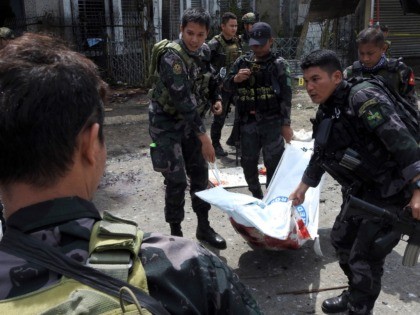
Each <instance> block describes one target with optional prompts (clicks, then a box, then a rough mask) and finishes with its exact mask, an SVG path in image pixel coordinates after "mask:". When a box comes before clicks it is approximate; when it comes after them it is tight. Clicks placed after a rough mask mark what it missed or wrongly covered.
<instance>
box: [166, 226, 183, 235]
mask: <svg viewBox="0 0 420 315" xmlns="http://www.w3.org/2000/svg"><path fill="white" fill-rule="evenodd" d="M169 226H170V227H171V235H173V236H179V237H183V236H184V235H183V234H182V228H181V223H169Z"/></svg>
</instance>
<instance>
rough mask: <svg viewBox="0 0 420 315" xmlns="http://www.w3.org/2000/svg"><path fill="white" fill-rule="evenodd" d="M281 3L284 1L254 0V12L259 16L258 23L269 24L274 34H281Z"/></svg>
mask: <svg viewBox="0 0 420 315" xmlns="http://www.w3.org/2000/svg"><path fill="white" fill-rule="evenodd" d="M283 1H285V0H271V1H267V0H255V11H256V12H257V13H258V14H259V17H260V21H262V22H266V23H268V24H270V26H271V27H272V29H273V32H274V33H275V34H283V20H282V15H281V7H282V4H283ZM287 1H289V0H287Z"/></svg>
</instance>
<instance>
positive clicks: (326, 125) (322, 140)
mask: <svg viewBox="0 0 420 315" xmlns="http://www.w3.org/2000/svg"><path fill="white" fill-rule="evenodd" d="M332 124H333V120H332V119H331V118H326V119H323V120H322V121H321V123H320V124H319V126H318V128H317V131H316V135H315V143H316V144H318V145H319V146H320V147H322V148H325V147H326V145H327V143H328V139H329V138H330V132H331V127H332Z"/></svg>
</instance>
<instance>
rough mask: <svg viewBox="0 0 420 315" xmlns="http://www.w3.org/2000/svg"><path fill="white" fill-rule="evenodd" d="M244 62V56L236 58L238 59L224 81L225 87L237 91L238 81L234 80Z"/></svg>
mask: <svg viewBox="0 0 420 315" xmlns="http://www.w3.org/2000/svg"><path fill="white" fill-rule="evenodd" d="M241 64H242V57H239V58H238V59H236V61H235V62H234V63H233V65H232V67H231V68H230V71H229V73H228V74H227V75H226V78H225V80H224V81H223V87H224V88H225V89H226V90H228V91H236V87H237V85H236V83H235V82H234V81H233V78H234V77H235V75H237V74H238V72H239V69H240V67H241Z"/></svg>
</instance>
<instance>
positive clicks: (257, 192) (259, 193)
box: [249, 187, 264, 199]
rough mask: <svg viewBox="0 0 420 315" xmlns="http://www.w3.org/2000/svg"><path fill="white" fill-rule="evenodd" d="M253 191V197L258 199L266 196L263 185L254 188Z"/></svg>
mask: <svg viewBox="0 0 420 315" xmlns="http://www.w3.org/2000/svg"><path fill="white" fill-rule="evenodd" d="M249 190H251V189H249ZM251 193H252V197H254V198H258V199H263V198H264V194H263V192H262V189H261V187H258V188H253V189H252V190H251Z"/></svg>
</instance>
